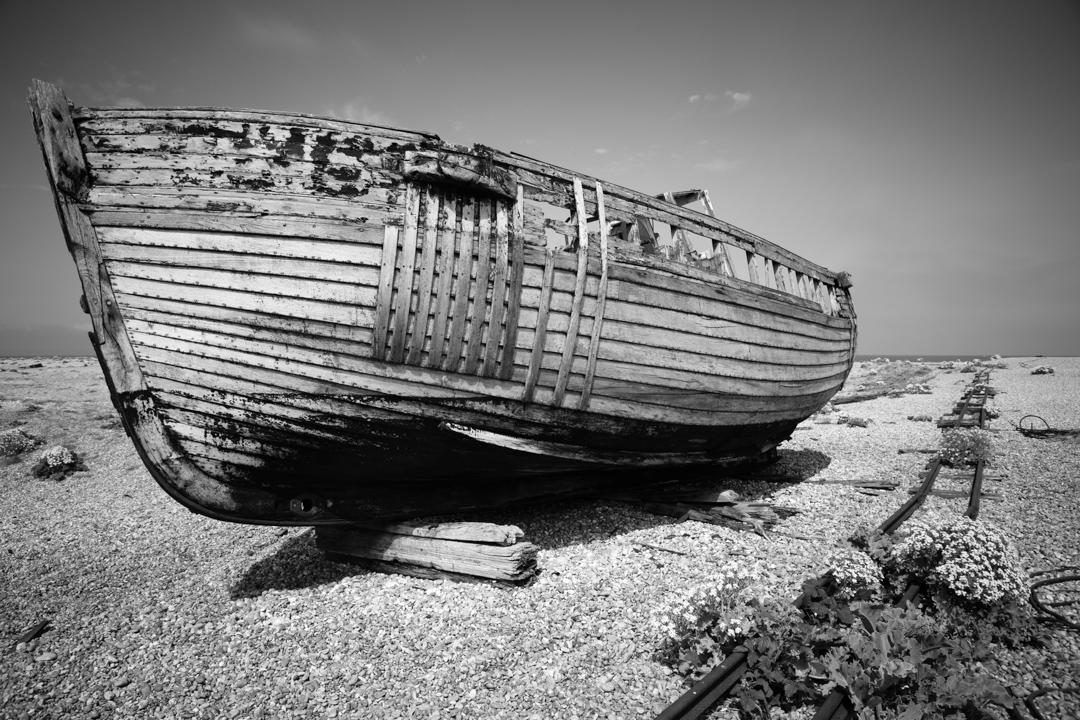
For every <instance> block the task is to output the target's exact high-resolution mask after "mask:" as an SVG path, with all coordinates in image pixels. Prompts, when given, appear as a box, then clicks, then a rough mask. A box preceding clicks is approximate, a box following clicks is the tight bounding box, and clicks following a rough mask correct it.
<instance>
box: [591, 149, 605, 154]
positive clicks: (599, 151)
mask: <svg viewBox="0 0 1080 720" xmlns="http://www.w3.org/2000/svg"><path fill="white" fill-rule="evenodd" d="M593 152H594V153H596V154H597V155H607V152H608V151H607V148H596V149H595V150H593Z"/></svg>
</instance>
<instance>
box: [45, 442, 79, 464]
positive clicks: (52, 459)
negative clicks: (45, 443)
mask: <svg viewBox="0 0 1080 720" xmlns="http://www.w3.org/2000/svg"><path fill="white" fill-rule="evenodd" d="M41 462H42V463H44V464H45V466H46V467H49V468H57V467H67V466H68V465H74V464H75V463H76V460H75V455H74V454H73V453H72V452H71V451H70V450H68V449H67V448H66V447H64V446H63V445H56V446H55V447H51V448H49V449H48V450H46V451H45V452H43V453H41Z"/></svg>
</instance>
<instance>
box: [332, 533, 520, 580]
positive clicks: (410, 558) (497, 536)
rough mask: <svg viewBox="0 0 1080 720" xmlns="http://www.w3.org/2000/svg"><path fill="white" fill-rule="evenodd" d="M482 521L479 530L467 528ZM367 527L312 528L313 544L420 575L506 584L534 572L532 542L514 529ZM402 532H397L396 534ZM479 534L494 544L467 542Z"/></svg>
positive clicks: (383, 568)
mask: <svg viewBox="0 0 1080 720" xmlns="http://www.w3.org/2000/svg"><path fill="white" fill-rule="evenodd" d="M469 525H480V526H483V527H480V528H469V527H467V526H469ZM376 527H378V529H370V528H368V527H362V526H360V525H347V526H345V525H343V526H324V527H318V528H316V530H315V545H316V547H318V548H319V549H320V550H322V551H323V552H325V553H328V554H332V555H337V556H343V557H346V558H350V559H351V558H356V559H359V560H361V561H365V562H367V561H372V562H373V563H375V565H373V567H374V568H375V569H378V570H381V571H384V572H400V573H402V574H406V575H418V574H419V576H420V577H430V576H434V575H435V574H436V573H439V572H445V573H453V574H460V575H470V576H475V577H481V578H489V579H492V580H502V581H506V582H521V581H523V580H527V579H529V578H530V577H532V575H533V574H534V572H535V571H536V546H535V545H533V544H532V543H527V542H514V543H513V544H505V543H506V542H507V541H508V540H510V539H515V540H516V539H518V538H520V537H521V536H520V533H521V530H520V529H518V528H516V527H509V528H502V529H495V528H497V526H492V525H489V524H487V523H449V524H447V525H446V527H445V528H443V527H442V526H441V525H438V524H423V523H393V524H390V523H388V524H384V525H381V526H376ZM398 530H400V531H401V532H400V533H399V532H395V531H398ZM473 537H482V538H489V539H493V540H495V541H496V542H489V541H487V540H484V541H479V542H477V541H471V540H468V539H451V538H473Z"/></svg>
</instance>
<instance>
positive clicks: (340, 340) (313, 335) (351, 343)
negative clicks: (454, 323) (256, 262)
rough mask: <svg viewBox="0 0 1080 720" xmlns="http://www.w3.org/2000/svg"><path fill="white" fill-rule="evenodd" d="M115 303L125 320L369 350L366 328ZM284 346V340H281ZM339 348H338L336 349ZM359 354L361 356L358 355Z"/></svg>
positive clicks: (152, 301)
mask: <svg viewBox="0 0 1080 720" xmlns="http://www.w3.org/2000/svg"><path fill="white" fill-rule="evenodd" d="M116 301H117V302H118V303H119V304H120V308H121V311H122V312H123V313H124V316H125V317H136V316H138V317H141V319H144V320H152V319H153V318H152V317H150V316H151V315H157V314H161V315H162V316H165V317H171V318H177V319H183V320H184V321H186V322H189V323H198V322H208V323H220V324H221V325H222V326H223V327H225V326H231V327H234V328H235V330H234V331H233V332H235V333H236V334H240V335H251V334H254V335H259V334H265V335H266V336H267V337H280V338H297V337H307V338H310V339H311V341H312V342H316V343H319V342H327V343H330V344H331V345H330V346H340V347H346V346H348V347H358V346H364V347H365V348H367V347H370V345H371V342H372V330H371V328H370V327H366V326H360V325H354V324H351V323H350V324H343V323H328V322H323V321H319V320H312V319H310V318H296V317H284V316H281V315H271V314H267V313H261V312H252V311H249V310H238V309H235V308H226V307H218V306H215V305H204V304H201V303H200V302H191V301H178V300H166V299H163V298H154V297H144V296H140V295H130V294H127V293H122V292H119V291H118V292H117V293H116ZM282 342H284V340H282ZM338 344H339V345H338ZM360 354H363V352H362V351H361V353H360Z"/></svg>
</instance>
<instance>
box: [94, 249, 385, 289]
mask: <svg viewBox="0 0 1080 720" xmlns="http://www.w3.org/2000/svg"><path fill="white" fill-rule="evenodd" d="M101 250H102V253H103V255H104V256H105V260H106V261H107V262H109V263H115V264H116V266H117V267H118V268H119V267H121V266H125V267H126V266H127V265H129V264H130V265H152V266H155V267H156V268H157V272H159V273H162V272H168V269H169V268H176V269H178V270H182V269H196V270H221V271H225V272H229V273H243V274H252V275H268V276H275V277H281V278H305V279H309V280H320V281H322V282H328V283H342V284H346V285H355V284H367V283H374V282H378V277H379V276H378V274H377V273H376V272H375V268H374V267H373V266H370V265H360V266H357V265H349V264H346V263H338V262H327V261H325V260H304V259H299V258H281V257H273V256H267V255H250V254H246V253H240V252H221V251H218V250H188V249H184V248H169V247H154V246H152V245H126V244H117V243H106V242H102V243H101Z"/></svg>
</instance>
